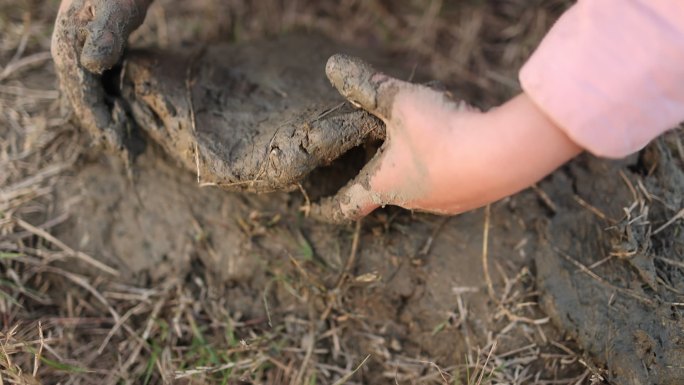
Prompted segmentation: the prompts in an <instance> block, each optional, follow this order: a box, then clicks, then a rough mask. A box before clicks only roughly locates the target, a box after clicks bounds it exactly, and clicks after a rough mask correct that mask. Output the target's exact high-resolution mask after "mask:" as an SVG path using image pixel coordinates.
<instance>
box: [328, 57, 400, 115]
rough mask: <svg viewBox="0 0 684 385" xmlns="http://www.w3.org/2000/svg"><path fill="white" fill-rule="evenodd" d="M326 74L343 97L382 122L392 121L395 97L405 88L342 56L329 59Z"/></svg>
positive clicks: (364, 63)
mask: <svg viewBox="0 0 684 385" xmlns="http://www.w3.org/2000/svg"><path fill="white" fill-rule="evenodd" d="M325 72H326V75H328V79H330V82H331V83H332V84H333V86H334V87H335V88H337V91H339V93H340V94H342V96H344V97H345V98H347V99H348V100H349V101H350V102H352V103H353V104H357V105H359V106H360V107H361V108H363V109H364V110H366V111H368V112H370V113H372V114H373V115H375V116H377V117H378V118H380V119H382V120H384V121H385V122H388V121H389V119H391V116H390V115H391V113H392V105H393V104H394V98H395V96H396V94H397V93H398V92H399V90H400V89H401V88H404V87H405V86H407V85H408V83H405V82H403V81H400V80H397V79H395V78H392V77H390V76H387V75H385V74H383V73H380V72H378V71H376V70H375V69H374V68H373V67H372V66H371V65H370V64H368V63H366V62H365V61H363V60H361V59H359V58H356V57H353V56H348V55H343V54H336V55H333V56H331V57H330V58H329V59H328V63H327V64H326V66H325Z"/></svg>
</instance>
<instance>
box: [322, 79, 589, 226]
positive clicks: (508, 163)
mask: <svg viewBox="0 0 684 385" xmlns="http://www.w3.org/2000/svg"><path fill="white" fill-rule="evenodd" d="M383 76H384V75H377V74H376V75H374V76H373V77H372V80H371V82H377V83H380V84H381V85H380V86H379V87H377V96H376V97H375V100H377V103H376V104H377V105H379V106H380V108H375V110H374V109H373V108H369V106H365V107H366V109H368V110H369V112H371V113H374V114H376V115H377V116H378V117H379V118H381V119H383V120H384V121H385V123H386V124H387V141H386V144H385V146H384V148H383V150H382V151H381V152H380V153H378V155H376V157H375V158H374V159H373V160H371V162H370V163H369V164H368V165H367V166H366V169H365V170H364V171H365V172H367V174H368V175H370V178H369V180H368V182H363V181H361V180H358V181H353V182H352V183H351V184H350V185H348V186H347V187H346V188H345V189H343V190H342V191H341V192H340V193H339V194H338V196H337V197H336V199H333V202H335V204H338V205H339V208H340V210H341V216H342V218H337V220H339V219H355V218H358V217H361V216H364V215H366V214H368V213H369V212H371V211H373V210H374V209H376V208H377V207H379V206H382V205H384V204H391V205H398V206H401V207H404V208H407V209H417V210H422V211H429V212H435V213H440V214H456V213H460V212H464V211H467V210H470V209H474V208H477V207H480V206H483V205H486V204H487V203H490V202H493V201H496V200H498V199H500V198H503V197H506V196H508V195H511V194H514V193H516V192H518V191H520V190H522V189H524V188H526V187H528V186H530V185H532V184H533V183H535V182H537V181H538V180H540V179H541V178H543V177H544V176H546V175H548V174H549V173H550V172H552V171H553V170H555V169H556V168H557V167H559V166H560V165H562V164H563V163H565V162H567V161H568V160H570V159H571V158H573V157H574V156H576V155H577V154H579V153H580V152H581V148H580V147H579V146H578V145H576V144H575V143H574V142H573V141H572V140H570V139H569V138H568V137H567V136H566V135H565V133H564V132H563V131H562V130H561V129H560V128H558V127H557V126H556V125H555V124H554V123H553V122H552V121H551V120H549V119H548V118H547V117H546V115H545V114H544V113H543V112H542V111H541V110H540V109H539V108H537V107H536V106H535V105H534V104H533V103H532V101H531V100H530V99H529V98H528V97H527V96H526V95H525V94H520V95H518V96H517V97H515V98H513V99H512V100H510V101H509V102H507V103H505V104H504V105H502V106H501V107H499V108H497V109H494V110H491V111H489V112H486V113H482V112H479V111H477V110H475V109H472V108H469V107H466V106H464V104H462V103H461V104H457V103H454V102H453V101H451V100H450V99H448V98H447V97H446V96H445V95H444V94H443V93H441V92H437V91H434V90H432V89H430V88H427V87H423V86H419V85H415V84H409V83H405V82H402V81H399V80H396V79H387V78H383ZM333 82H334V80H333ZM339 88H340V87H338V89H339ZM358 88H363V87H358ZM389 90H392V91H389ZM347 95H348V96H349V94H347ZM392 98H393V103H392V102H389V103H391V105H390V106H386V107H384V108H385V109H386V110H388V111H391V113H389V116H390V118H387V117H386V116H384V115H385V114H383V113H382V111H383V108H382V105H383V104H386V103H387V102H386V101H383V100H390V99H392ZM361 99H364V100H365V99H368V100H373V99H374V98H361ZM363 173H364V172H362V174H363Z"/></svg>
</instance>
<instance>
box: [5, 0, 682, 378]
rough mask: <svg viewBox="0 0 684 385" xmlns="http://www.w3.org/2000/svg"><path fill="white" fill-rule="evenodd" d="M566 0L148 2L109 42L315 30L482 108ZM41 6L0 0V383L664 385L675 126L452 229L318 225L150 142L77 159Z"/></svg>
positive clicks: (675, 275)
mask: <svg viewBox="0 0 684 385" xmlns="http://www.w3.org/2000/svg"><path fill="white" fill-rule="evenodd" d="M566 6H567V2H563V1H546V2H541V1H539V2H534V6H531V5H530V4H529V2H527V1H508V2H467V1H464V2H448V3H447V2H444V3H443V2H441V1H427V0H426V1H410V2H409V1H407V2H401V3H400V4H397V3H396V2H383V1H340V2H328V1H323V2H316V1H296V2H287V3H286V4H285V3H284V2H283V3H281V2H278V1H270V0H269V1H263V2H259V3H258V5H257V4H254V5H253V4H251V2H246V1H219V0H215V1H212V0H202V1H196V2H174V1H171V0H159V1H157V2H156V3H155V4H154V5H153V8H152V9H151V10H150V12H149V14H148V18H147V20H146V23H145V24H144V25H143V26H142V27H141V29H140V30H139V31H138V32H136V34H135V35H134V36H133V37H132V39H131V41H132V44H133V45H135V46H137V47H156V48H162V49H163V48H169V47H172V48H178V47H187V49H188V50H191V49H193V48H194V47H197V44H198V43H197V42H205V43H218V42H220V43H221V44H223V43H225V42H231V43H240V44H245V43H246V42H253V41H254V42H256V41H263V39H272V38H281V37H282V36H285V35H288V34H290V33H297V34H301V33H313V34H320V35H324V36H327V38H329V39H334V40H336V41H339V42H340V44H346V45H353V46H358V47H363V49H370V50H373V49H374V48H375V50H377V51H382V52H387V55H388V56H390V57H393V58H398V59H397V60H401V61H403V62H404V63H402V65H401V67H402V68H409V69H413V68H415V69H416V72H419V73H424V74H427V75H429V76H431V77H432V78H434V79H439V80H441V81H444V82H446V83H448V84H449V86H450V87H451V88H453V89H456V90H458V94H459V96H462V97H464V98H466V99H467V100H469V101H472V102H473V103H474V104H476V105H479V106H481V107H484V108H487V107H489V106H493V105H496V104H497V103H499V102H501V101H502V100H505V99H506V98H507V97H509V96H510V95H512V94H514V93H515V92H517V91H518V86H517V82H516V73H517V70H518V68H519V67H520V65H521V64H522V63H523V62H524V60H525V58H526V57H527V56H528V55H529V53H530V52H531V51H532V50H533V49H534V47H535V46H536V44H537V43H538V41H539V39H540V38H541V37H542V36H543V34H544V32H545V31H546V30H547V29H548V27H549V26H550V25H551V23H552V22H553V20H554V19H555V17H557V15H559V14H560V13H561V12H562V11H563V9H564V8H565V7H566ZM56 7H57V2H56V1H51V2H48V4H47V5H45V4H42V3H40V2H33V1H9V2H5V3H3V4H1V5H0V11H1V12H0V31H2V36H3V38H2V39H1V40H0V64H1V65H2V68H1V69H0V112H1V114H0V116H1V118H0V119H2V120H1V121H2V122H3V123H4V124H2V125H0V130H1V131H0V132H2V140H0V169H1V170H3V171H2V172H0V186H1V187H0V215H1V216H0V271H1V272H2V278H1V280H0V287H1V288H2V291H0V315H2V329H1V332H2V334H1V335H0V337H1V338H0V348H2V349H1V350H0V370H1V371H2V372H0V373H1V375H2V376H3V377H2V378H3V380H4V381H8V382H9V383H12V382H14V383H27V384H34V383H68V384H90V383H103V382H105V383H143V384H152V383H171V382H173V383H188V384H190V383H193V384H195V383H197V384H199V383H226V384H243V383H255V384H285V383H288V384H303V383H305V384H316V383H323V384H341V383H355V384H383V383H387V384H431V383H434V384H601V383H616V384H623V383H624V384H642V383H643V384H647V383H660V384H663V383H664V384H668V383H672V384H674V383H681V382H682V381H684V373H683V370H684V369H682V368H684V362H682V358H681V357H684V355H683V354H682V353H683V352H682V350H684V340H683V339H682V332H681V331H682V330H684V325H683V321H682V314H683V313H682V309H683V308H684V295H683V294H682V293H684V280H683V276H682V275H683V274H684V231H682V230H684V229H683V228H682V221H681V219H682V217H683V213H684V211H682V208H683V207H684V202H683V201H682V200H683V199H684V198H683V197H684V194H683V192H684V173H683V172H682V169H683V168H684V149H683V148H682V141H683V140H684V135H683V134H682V130H681V129H680V130H677V131H673V132H672V133H670V134H668V135H667V136H666V137H664V138H662V139H659V140H658V141H656V142H655V143H654V144H652V145H651V146H649V147H648V148H647V149H646V150H645V151H643V152H642V153H641V154H638V155H635V156H633V157H630V158H629V159H626V160H624V161H614V162H609V161H603V160H598V159H594V158H592V157H590V156H581V157H580V158H578V159H577V160H575V161H573V162H572V163H571V164H569V165H568V166H566V167H564V168H563V169H561V170H559V171H558V172H556V173H554V174H553V175H552V176H550V177H549V178H547V179H545V180H544V181H543V182H541V183H540V184H539V185H538V186H535V187H534V188H532V189H529V190H527V191H524V192H522V193H520V194H517V195H515V196H513V197H511V198H508V199H505V200H503V201H501V202H497V203H495V204H493V205H491V207H489V208H487V209H480V210H475V211H473V212H470V213H466V214H463V215H460V216H457V217H454V218H442V217H436V216H431V215H425V214H418V213H411V212H407V211H405V210H400V209H397V208H392V207H388V208H386V209H383V210H379V211H378V212H376V213H374V214H372V215H371V216H369V217H368V218H366V219H364V220H363V221H361V222H359V223H355V224H351V225H345V226H335V225H327V224H321V223H318V222H315V221H312V220H310V219H307V218H306V215H305V214H306V213H305V209H306V207H307V199H306V196H305V195H304V194H303V193H302V191H300V190H299V189H296V190H295V191H293V192H290V193H284V192H280V193H270V194H263V195H257V194H247V193H238V192H227V191H224V190H221V189H218V188H216V187H211V186H207V187H201V186H199V185H198V183H197V178H196V174H195V173H193V172H190V171H188V170H187V169H188V168H189V167H188V165H187V163H184V160H183V159H178V158H177V157H172V156H168V155H167V152H168V147H165V146H163V145H159V144H155V140H148V144H147V147H146V149H145V151H144V152H143V153H142V154H141V155H140V156H139V157H138V158H137V160H136V162H135V163H134V164H133V166H132V167H131V168H130V169H128V168H127V167H126V166H125V164H124V162H123V161H122V160H121V159H120V158H119V157H117V156H115V155H112V154H108V153H103V152H101V151H99V150H95V149H93V148H91V147H90V146H89V143H90V141H89V138H88V137H87V136H86V135H84V134H83V133H82V132H80V131H79V130H78V129H77V128H75V127H74V126H73V125H72V124H71V123H69V116H68V114H67V112H68V110H65V109H64V108H62V107H61V105H60V102H59V93H58V91H57V84H56V82H55V76H54V71H53V69H52V66H51V63H50V59H49V54H48V50H49V36H50V33H51V29H52V20H53V18H54V14H55V10H56ZM379 47H381V49H380V48H379ZM320 71H321V72H320V76H321V77H322V76H323V68H321V70H320ZM408 76H410V73H409V75H407V77H408ZM148 139H154V136H153V135H149V138H148ZM157 142H160V141H159V140H157ZM353 155H354V154H352V156H351V157H350V158H345V159H347V160H350V159H354V156H353ZM356 155H358V154H356ZM356 158H358V157H356ZM338 167H339V165H333V166H331V167H328V168H322V169H319V170H317V171H315V172H314V174H313V176H312V177H311V178H310V179H308V180H306V181H304V182H303V184H302V187H303V191H305V192H306V191H312V190H314V189H315V187H317V186H319V185H320V183H321V181H326V180H329V179H330V175H338V174H337V173H338V172H341V171H340V170H338V169H337V168H338ZM333 185H334V183H333ZM307 196H308V194H307ZM303 208H304V210H302V209H303Z"/></svg>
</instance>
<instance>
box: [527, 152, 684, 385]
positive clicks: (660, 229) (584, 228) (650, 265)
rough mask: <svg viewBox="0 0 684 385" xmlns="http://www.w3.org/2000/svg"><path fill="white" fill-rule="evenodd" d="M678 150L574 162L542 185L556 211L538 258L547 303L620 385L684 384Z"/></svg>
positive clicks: (682, 187)
mask: <svg viewBox="0 0 684 385" xmlns="http://www.w3.org/2000/svg"><path fill="white" fill-rule="evenodd" d="M679 143H680V147H679V151H680V152H679V154H678V151H677V146H676V145H675V142H674V141H672V142H669V143H668V142H667V141H666V140H659V141H658V142H656V143H655V144H652V145H651V146H650V147H648V148H647V149H646V150H645V151H644V152H642V153H641V154H640V155H639V157H638V158H635V159H633V161H632V162H631V163H630V162H601V161H596V160H593V161H590V162H586V163H580V162H574V163H572V164H571V165H570V166H569V167H567V168H566V170H565V172H563V173H556V174H555V175H554V176H553V177H552V178H551V180H549V181H547V182H545V183H544V184H542V188H544V189H546V191H547V193H549V194H550V195H551V196H552V197H553V199H554V202H555V203H556V205H557V206H556V209H557V212H556V214H555V215H554V216H553V217H552V218H551V220H550V222H549V224H548V226H545V227H544V228H543V229H542V232H541V236H542V238H543V241H542V242H541V248H540V250H539V252H538V253H536V256H535V259H536V266H537V280H538V284H539V289H540V290H541V292H542V293H543V295H542V303H543V306H544V308H545V310H546V311H547V312H548V313H549V315H550V316H551V317H552V318H553V319H554V321H555V322H556V323H557V325H558V326H559V327H560V328H561V329H562V330H565V331H567V332H569V334H570V335H571V336H573V338H575V339H576V340H577V341H578V342H579V344H580V345H581V346H582V347H583V348H584V349H585V350H586V351H587V352H588V353H590V354H591V355H593V356H594V357H595V359H596V360H598V361H599V362H601V363H603V364H605V365H606V367H607V368H608V373H607V375H608V378H609V379H610V380H611V381H612V382H614V383H616V384H634V385H636V384H681V383H684V319H683V316H684V311H683V310H684V303H682V299H684V263H683V262H684V231H682V230H683V228H682V226H681V224H679V225H676V224H675V222H676V221H672V219H676V218H679V217H681V215H682V213H684V211H681V210H682V207H683V204H684V171H683V170H684V167H683V166H684V164H683V160H684V154H682V153H681V142H679ZM578 202H580V203H582V205H583V206H585V207H587V208H589V209H588V210H578V209H577V203H578Z"/></svg>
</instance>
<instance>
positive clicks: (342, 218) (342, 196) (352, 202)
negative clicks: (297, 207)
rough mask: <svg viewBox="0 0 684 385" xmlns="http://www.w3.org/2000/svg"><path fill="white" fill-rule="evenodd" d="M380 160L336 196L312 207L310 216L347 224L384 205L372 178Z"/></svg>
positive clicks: (371, 164)
mask: <svg viewBox="0 0 684 385" xmlns="http://www.w3.org/2000/svg"><path fill="white" fill-rule="evenodd" d="M378 164H379V159H377V158H374V159H372V160H371V162H370V163H368V164H367V165H366V166H365V167H364V169H363V170H361V172H360V173H359V175H358V176H356V178H354V179H352V180H351V181H350V182H349V183H347V185H346V186H345V187H343V188H342V189H340V191H338V192H337V193H336V194H335V195H334V196H332V197H326V198H323V199H321V200H320V201H319V202H316V203H314V204H313V205H312V206H311V211H310V216H311V217H312V218H314V219H316V220H320V221H323V222H329V223H345V222H349V221H352V220H355V219H359V218H361V217H363V216H365V215H368V214H369V213H370V212H371V211H373V210H375V209H376V208H378V207H380V206H381V205H383V204H384V203H386V202H384V200H383V197H382V195H381V194H380V193H378V192H377V191H375V190H374V189H373V188H372V184H371V178H372V177H373V175H374V174H375V170H376V169H377V167H378Z"/></svg>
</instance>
